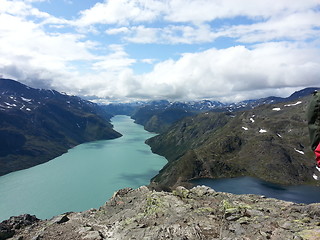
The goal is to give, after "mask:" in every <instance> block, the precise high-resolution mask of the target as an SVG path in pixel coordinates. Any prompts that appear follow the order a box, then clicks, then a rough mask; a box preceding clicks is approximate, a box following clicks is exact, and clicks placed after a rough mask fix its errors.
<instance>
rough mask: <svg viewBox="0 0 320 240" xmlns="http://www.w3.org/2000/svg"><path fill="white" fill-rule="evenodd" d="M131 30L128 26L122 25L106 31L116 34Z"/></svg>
mask: <svg viewBox="0 0 320 240" xmlns="http://www.w3.org/2000/svg"><path fill="white" fill-rule="evenodd" d="M129 31H130V30H129V28H127V27H121V28H111V29H108V30H106V33H107V34H109V35H116V34H121V33H128V32H129Z"/></svg>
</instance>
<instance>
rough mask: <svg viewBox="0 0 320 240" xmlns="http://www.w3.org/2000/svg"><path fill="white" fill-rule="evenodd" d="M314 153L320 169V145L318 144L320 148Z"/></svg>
mask: <svg viewBox="0 0 320 240" xmlns="http://www.w3.org/2000/svg"><path fill="white" fill-rule="evenodd" d="M314 153H315V154H316V161H317V166H318V167H320V143H319V144H318V147H317V148H316V149H315V150H314Z"/></svg>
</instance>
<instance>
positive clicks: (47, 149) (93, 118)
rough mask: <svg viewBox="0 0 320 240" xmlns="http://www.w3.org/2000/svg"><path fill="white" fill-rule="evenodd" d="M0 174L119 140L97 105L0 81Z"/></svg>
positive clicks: (6, 80)
mask: <svg viewBox="0 0 320 240" xmlns="http://www.w3.org/2000/svg"><path fill="white" fill-rule="evenodd" d="M0 92H1V95H0V175H4V174H6V173H9V172H12V171H16V170H20V169H24V168H28V167H31V166H34V165H37V164H40V163H43V162H46V161H48V160H50V159H52V158H55V157H57V156H59V155H61V154H62V153H64V152H66V151H67V150H68V149H69V148H71V147H73V146H75V145H78V144H80V143H83V142H87V141H93V140H99V139H112V138H116V137H119V136H121V134H119V133H117V132H116V131H114V130H113V129H112V125H111V124H110V122H109V120H110V117H111V115H110V114H108V113H106V112H105V111H103V110H102V109H100V108H99V106H98V105H96V104H93V103H91V102H88V101H85V100H82V99H81V98H79V97H75V96H68V95H63V94H60V93H59V92H57V91H54V90H43V89H33V88H30V87H28V86H25V85H23V84H21V83H19V82H16V81H13V80H9V79H0Z"/></svg>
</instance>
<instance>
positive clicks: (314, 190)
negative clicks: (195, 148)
mask: <svg viewBox="0 0 320 240" xmlns="http://www.w3.org/2000/svg"><path fill="white" fill-rule="evenodd" d="M191 182H192V183H194V184H196V185H205V186H208V187H211V188H212V189H214V190H215V191H217V192H228V193H234V194H258V195H264V196H266V197H270V198H277V199H281V200H286V201H291V202H296V203H316V202H320V187H316V186H306V185H300V186H283V185H278V184H273V183H269V182H265V181H263V180H260V179H257V178H252V177H238V178H226V179H207V178H204V179H195V180H192V181H191Z"/></svg>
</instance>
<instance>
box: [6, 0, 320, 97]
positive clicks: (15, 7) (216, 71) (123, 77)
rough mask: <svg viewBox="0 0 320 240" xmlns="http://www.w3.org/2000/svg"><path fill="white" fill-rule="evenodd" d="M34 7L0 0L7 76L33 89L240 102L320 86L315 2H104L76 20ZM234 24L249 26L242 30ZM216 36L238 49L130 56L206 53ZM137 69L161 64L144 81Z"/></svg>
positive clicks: (84, 12) (106, 95) (317, 22)
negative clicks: (185, 48) (183, 48)
mask: <svg viewBox="0 0 320 240" xmlns="http://www.w3.org/2000/svg"><path fill="white" fill-rule="evenodd" d="M35 1H37V0H30V1H24V2H23V1H6V0H0V6H1V8H0V46H2V47H1V48H0V74H3V75H4V76H9V77H12V78H15V79H19V80H22V81H24V82H25V83H30V85H32V86H36V87H44V88H45V87H50V88H56V89H57V90H60V91H65V92H69V93H73V94H78V95H88V96H96V97H106V98H115V99H123V98H125V97H129V98H135V99H136V98H147V99H153V98H158V99H160V98H170V99H195V98H199V99H203V98H213V99H215V100H221V101H240V100H244V99H252V98H257V97H265V96H269V95H278V96H284V95H285V94H288V95H289V94H290V93H292V91H293V90H298V89H301V88H302V87H307V86H313V85H314V86H317V85H319V75H320V50H319V35H320V34H319V27H320V24H319V21H318V19H319V18H320V16H319V8H318V10H316V9H315V7H316V6H319V1H318V0H304V1H300V0H290V1H289V0H282V1H275V2H273V3H272V4H270V1H249V0H243V1H241V3H240V1H238V0H214V1H212V0H184V1H182V0H171V1H164V0H161V1H160V0H149V1H146V0H106V1H104V2H100V3H97V4H95V5H94V6H93V7H92V8H91V9H87V10H84V11H82V12H81V13H80V17H79V18H78V19H75V20H73V21H69V20H66V19H62V18H56V17H54V16H52V15H50V14H48V13H45V12H42V11H40V10H38V9H36V8H34V7H32V2H35ZM40 1H41V0H40ZM253 3H254V4H253ZM317 4H318V5H317ZM199 13H201V14H199ZM233 17H243V18H244V19H246V20H248V19H251V20H252V21H248V23H246V24H241V25H237V23H236V22H234V21H232V18H233ZM70 19H71V18H70ZM216 20H217V22H223V21H224V20H226V22H227V24H229V25H227V24H225V25H218V24H216V22H215V21H216ZM100 24H101V25H100ZM48 26H50V28H49V27H48ZM66 26H67V27H68V29H67V28H64V27H66ZM74 27H76V28H78V29H77V30H78V31H77V33H76V32H75V31H73V30H72V28H74ZM60 28H64V29H60ZM70 29H71V30H70ZM66 31H68V33H66ZM102 33H103V34H102ZM92 36H93V39H94V41H93V40H88V39H90V37H92ZM100 37H101V39H99V38H100ZM117 37H121V39H118V38H117ZM219 37H228V38H229V39H231V38H232V39H234V40H236V41H238V43H239V45H238V46H233V47H232V46H231V47H226V48H225V49H217V48H210V49H208V50H206V51H202V52H191V53H184V54H182V55H181V57H180V58H179V59H178V60H173V59H167V60H163V61H161V62H158V61H159V60H157V61H155V59H159V58H160V57H158V55H151V54H149V52H147V51H145V52H143V55H138V54H137V55H135V57H136V58H137V59H140V60H139V61H138V60H136V59H135V57H133V55H130V54H129V53H131V54H136V53H135V52H138V50H136V49H134V44H137V43H138V44H144V43H148V44H149V43H154V44H176V45H177V46H178V44H194V43H197V44H198V45H197V46H195V47H193V48H190V49H197V48H198V49H199V48H201V49H204V48H208V45H206V46H203V45H201V43H210V44H212V45H213V44H214V41H215V40H216V39H217V38H219ZM305 40H308V41H306V42H305V43H304V41H305ZM98 41H100V42H98ZM272 41H277V42H272ZM114 43H116V44H114ZM241 43H247V45H246V47H245V46H241ZM257 43H259V44H257ZM253 44H254V45H253ZM140 46H141V45H140ZM210 46H211V45H210ZM174 47H175V46H173V47H172V48H174ZM179 47H180V46H179ZM126 48H127V49H126ZM155 48H156V47H155ZM140 49H143V46H142V47H141V48H140ZM161 49H165V46H162V48H161ZM143 50H144V49H143ZM179 51H180V50H177V51H176V52H179ZM154 52H156V49H155V51H154ZM148 54H149V55H148ZM137 56H138V57H137ZM155 62H157V63H156V64H155ZM136 63H147V64H155V65H154V67H153V70H152V71H151V72H149V73H145V74H141V75H137V74H136V73H135V72H134V66H135V64H136ZM143 65H144V64H141V65H140V67H141V66H143ZM145 66H146V65H144V67H145ZM148 67H150V66H148Z"/></svg>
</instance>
